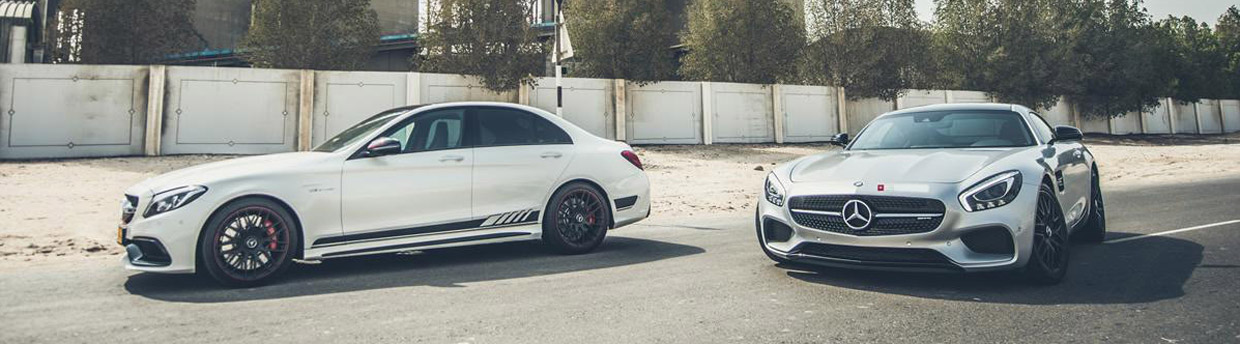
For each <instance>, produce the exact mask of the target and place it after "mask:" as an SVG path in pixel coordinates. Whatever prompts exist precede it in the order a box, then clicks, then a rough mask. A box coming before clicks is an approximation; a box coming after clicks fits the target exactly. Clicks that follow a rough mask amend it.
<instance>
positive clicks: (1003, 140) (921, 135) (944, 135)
mask: <svg viewBox="0 0 1240 344" xmlns="http://www.w3.org/2000/svg"><path fill="white" fill-rule="evenodd" d="M1030 145H1033V138H1032V137H1031V136H1030V134H1029V130H1028V129H1027V126H1025V121H1024V120H1023V119H1021V117H1020V114H1018V113H1016V112H1012V111H997V110H970V111H932V112H915V113H908V114H899V115H891V116H886V117H882V118H879V119H876V120H874V122H871V123H870V125H869V126H866V128H865V129H864V130H863V131H862V132H861V133H860V134H858V135H857V139H856V140H853V143H852V145H851V146H849V148H848V149H849V150H868V149H917V148H979V147H1021V146H1030Z"/></svg>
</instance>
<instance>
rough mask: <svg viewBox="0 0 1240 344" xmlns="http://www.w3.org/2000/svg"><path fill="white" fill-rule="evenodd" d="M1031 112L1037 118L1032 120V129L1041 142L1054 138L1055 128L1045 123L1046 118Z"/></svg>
mask: <svg viewBox="0 0 1240 344" xmlns="http://www.w3.org/2000/svg"><path fill="white" fill-rule="evenodd" d="M1032 114H1033V117H1034V118H1037V119H1038V120H1036V121H1033V131H1034V132H1036V133H1037V134H1038V138H1039V139H1041V140H1042V142H1051V139H1054V138H1055V130H1054V129H1051V125H1050V124H1046V119H1044V118H1042V115H1039V114H1037V113H1032Z"/></svg>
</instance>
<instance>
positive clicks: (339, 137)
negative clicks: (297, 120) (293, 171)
mask: <svg viewBox="0 0 1240 344" xmlns="http://www.w3.org/2000/svg"><path fill="white" fill-rule="evenodd" d="M409 110H410V108H399V109H392V110H388V111H384V112H381V113H379V114H378V115H374V116H370V118H367V119H366V120H364V121H362V122H361V123H358V124H355V125H353V126H352V127H350V128H349V129H345V130H344V131H342V132H340V133H339V134H336V136H335V137H332V138H331V139H328V140H327V141H325V142H323V144H321V145H319V146H318V147H315V148H314V151H315V152H335V151H337V150H340V149H341V148H344V147H348V146H349V145H352V144H354V143H356V142H357V141H358V140H361V139H362V138H365V137H366V136H370V133H372V132H374V131H375V130H378V129H379V128H382V127H383V125H384V124H387V123H388V122H391V121H392V119H394V118H396V117H398V116H400V114H402V113H405V112H406V111H409Z"/></svg>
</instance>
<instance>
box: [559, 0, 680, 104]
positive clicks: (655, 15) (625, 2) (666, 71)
mask: <svg viewBox="0 0 1240 344" xmlns="http://www.w3.org/2000/svg"><path fill="white" fill-rule="evenodd" d="M564 10H565V12H566V14H565V17H567V18H568V29H569V32H570V36H572V43H573V49H574V50H575V51H574V53H575V55H576V59H577V60H578V61H580V62H579V63H578V64H577V65H576V67H575V68H574V69H573V72H572V73H573V76H580V77H587V78H607V79H627V80H631V81H636V82H638V83H643V82H652V81H658V80H666V79H670V78H671V77H672V76H673V75H674V74H675V72H676V61H675V57H674V55H673V51H672V49H671V47H672V46H674V45H676V44H677V43H678V41H677V38H676V33H675V29H676V28H674V27H673V21H672V14H671V13H670V11H669V10H668V8H667V6H666V4H665V3H664V1H663V0H587V1H572V2H566V3H565V8H564Z"/></svg>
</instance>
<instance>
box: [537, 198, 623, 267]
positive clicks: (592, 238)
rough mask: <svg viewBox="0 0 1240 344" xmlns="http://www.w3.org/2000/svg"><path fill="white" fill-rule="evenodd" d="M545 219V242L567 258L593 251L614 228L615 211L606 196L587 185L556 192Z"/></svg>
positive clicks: (548, 205)
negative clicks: (612, 214) (567, 255)
mask: <svg viewBox="0 0 1240 344" xmlns="http://www.w3.org/2000/svg"><path fill="white" fill-rule="evenodd" d="M546 210H547V211H546V212H545V214H546V215H544V217H543V223H542V227H543V233H542V237H543V242H546V243H547V245H548V246H550V247H551V249H553V250H555V251H557V252H560V253H565V254H581V253H586V252H590V251H593V250H594V249H595V248H596V247H598V245H599V244H602V243H603V238H604V237H606V236H607V229H608V228H609V227H610V226H611V207H610V206H609V203H608V202H607V200H606V198H604V197H603V194H602V192H599V191H598V190H597V189H595V188H594V187H593V186H590V185H589V184H585V183H579V182H578V183H571V184H568V185H565V186H564V187H563V188H560V190H559V191H556V193H555V195H552V196H551V202H549V204H547V209H546Z"/></svg>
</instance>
